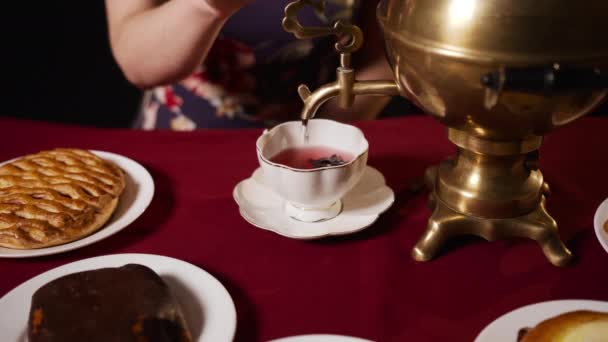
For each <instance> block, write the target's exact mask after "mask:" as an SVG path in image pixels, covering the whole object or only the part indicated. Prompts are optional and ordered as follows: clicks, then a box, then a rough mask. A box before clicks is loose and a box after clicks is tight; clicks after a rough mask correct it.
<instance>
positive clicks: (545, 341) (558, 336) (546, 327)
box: [519, 310, 608, 342]
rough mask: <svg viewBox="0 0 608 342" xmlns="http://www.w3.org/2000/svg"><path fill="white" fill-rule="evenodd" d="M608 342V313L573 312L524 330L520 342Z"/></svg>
mask: <svg viewBox="0 0 608 342" xmlns="http://www.w3.org/2000/svg"><path fill="white" fill-rule="evenodd" d="M605 341H608V313H604V312H595V311H582V310H581V311H573V312H567V313H563V314H561V315H558V316H555V317H551V318H549V319H546V320H544V321H542V322H541V323H539V324H538V325H536V326H535V327H534V328H531V329H524V330H523V331H522V332H521V334H520V338H519V342H605Z"/></svg>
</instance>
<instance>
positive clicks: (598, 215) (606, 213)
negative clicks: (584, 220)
mask: <svg viewBox="0 0 608 342" xmlns="http://www.w3.org/2000/svg"><path fill="white" fill-rule="evenodd" d="M606 221H608V199H606V200H605V201H604V202H602V204H600V206H599V207H598V208H597V211H596V212H595V217H594V218H593V226H594V227H595V236H597V239H598V240H599V242H600V244H601V245H602V247H604V250H606V252H608V233H606V231H605V230H604V223H606Z"/></svg>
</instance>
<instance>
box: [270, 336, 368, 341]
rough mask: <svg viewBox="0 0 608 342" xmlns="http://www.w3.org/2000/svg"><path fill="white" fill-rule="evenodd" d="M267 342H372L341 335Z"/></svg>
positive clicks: (296, 337)
mask: <svg viewBox="0 0 608 342" xmlns="http://www.w3.org/2000/svg"><path fill="white" fill-rule="evenodd" d="M269 342H372V341H370V340H364V339H362V338H358V337H350V336H343V335H300V336H291V337H285V338H280V339H278V340H272V341H269Z"/></svg>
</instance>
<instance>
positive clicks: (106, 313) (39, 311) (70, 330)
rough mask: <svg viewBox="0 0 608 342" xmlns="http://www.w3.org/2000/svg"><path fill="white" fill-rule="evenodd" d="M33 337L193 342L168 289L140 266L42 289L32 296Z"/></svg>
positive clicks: (78, 276)
mask: <svg viewBox="0 0 608 342" xmlns="http://www.w3.org/2000/svg"><path fill="white" fill-rule="evenodd" d="M28 337H29V341H30V342H41V341H45V342H46V341H87V342H97V341H99V342H101V341H103V342H106V341H116V342H122V341H125V342H126V341H138V342H139V341H146V342H189V341H191V340H192V338H191V336H190V333H189V331H188V329H187V327H186V324H185V322H184V319H183V316H182V314H181V311H180V308H179V305H178V303H177V302H176V300H175V298H174V297H173V296H172V294H171V292H170V289H169V287H168V286H167V284H165V283H164V282H163V280H162V279H161V278H160V277H159V276H158V275H157V274H156V273H155V272H154V271H152V270H151V269H149V268H148V267H145V266H142V265H136V264H129V265H125V266H123V267H119V268H103V269H98V270H92V271H84V272H79V273H74V274H70V275H67V276H64V277H61V278H59V279H56V280H54V281H52V282H50V283H48V284H46V285H44V286H42V287H41V288H40V289H38V291H36V293H34V296H33V297H32V306H31V308H30V316H29V324H28Z"/></svg>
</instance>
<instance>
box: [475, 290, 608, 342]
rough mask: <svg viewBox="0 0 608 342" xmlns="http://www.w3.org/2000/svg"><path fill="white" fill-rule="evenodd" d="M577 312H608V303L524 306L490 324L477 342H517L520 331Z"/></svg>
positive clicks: (592, 302) (559, 303)
mask: <svg viewBox="0 0 608 342" xmlns="http://www.w3.org/2000/svg"><path fill="white" fill-rule="evenodd" d="M576 310H591V311H601V312H608V302H601V301H596V300H555V301H550V302H543V303H537V304H532V305H528V306H524V307H522V308H519V309H516V310H513V311H511V312H509V313H507V314H505V315H503V316H501V317H499V318H498V319H496V320H495V321H494V322H492V323H490V325H488V326H487V327H486V328H485V329H483V331H482V332H481V333H480V334H479V336H477V338H476V339H475V342H503V341H504V342H515V341H517V333H518V332H519V330H520V329H522V328H532V327H534V326H535V325H537V324H538V323H540V322H542V321H544V320H546V319H548V318H551V317H554V316H557V315H559V314H562V313H566V312H570V311H576Z"/></svg>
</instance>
